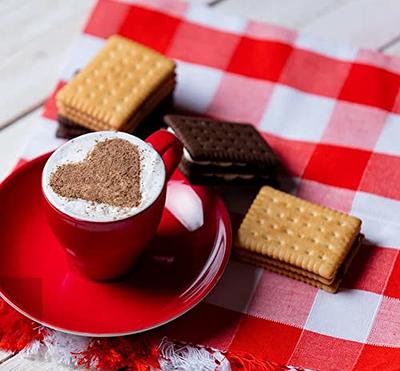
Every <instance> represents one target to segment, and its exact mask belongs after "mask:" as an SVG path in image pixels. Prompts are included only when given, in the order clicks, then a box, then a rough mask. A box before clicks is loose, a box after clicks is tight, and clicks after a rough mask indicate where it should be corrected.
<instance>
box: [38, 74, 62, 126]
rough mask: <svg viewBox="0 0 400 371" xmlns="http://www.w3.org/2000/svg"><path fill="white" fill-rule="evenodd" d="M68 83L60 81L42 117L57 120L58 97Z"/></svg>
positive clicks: (47, 102)
mask: <svg viewBox="0 0 400 371" xmlns="http://www.w3.org/2000/svg"><path fill="white" fill-rule="evenodd" d="M66 84H67V83H66V82H65V81H59V82H58V83H57V85H56V87H55V88H54V90H53V92H52V93H51V95H50V97H49V98H48V99H47V101H46V103H45V104H44V108H43V113H42V116H43V117H46V118H47V119H50V120H57V107H56V95H57V93H58V91H59V90H61V88H62V87H63V86H65V85H66Z"/></svg>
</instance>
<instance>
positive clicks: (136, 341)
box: [75, 335, 160, 371]
mask: <svg viewBox="0 0 400 371" xmlns="http://www.w3.org/2000/svg"><path fill="white" fill-rule="evenodd" d="M158 343H159V340H158V339H157V340H155V339H150V338H148V337H145V336H143V335H142V336H128V337H117V338H103V339H96V340H93V341H92V342H91V343H90V345H89V347H88V349H87V350H86V351H85V352H83V353H79V354H75V356H76V357H77V359H78V364H79V365H80V366H84V367H86V368H93V366H95V367H96V368H97V369H99V370H119V369H122V368H124V369H125V368H127V369H129V370H132V371H148V370H150V369H156V370H157V369H159V368H160V364H159V362H158V357H159V352H158Z"/></svg>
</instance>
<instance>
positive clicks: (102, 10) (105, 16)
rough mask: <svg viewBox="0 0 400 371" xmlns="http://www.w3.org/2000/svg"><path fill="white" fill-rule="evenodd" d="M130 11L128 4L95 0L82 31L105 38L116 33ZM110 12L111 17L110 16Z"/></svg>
mask: <svg viewBox="0 0 400 371" xmlns="http://www.w3.org/2000/svg"><path fill="white" fill-rule="evenodd" d="M129 11H130V5H129V4H124V3H120V2H117V1H111V0H102V1H99V2H97V4H96V7H95V8H94V9H93V12H92V15H91V17H90V18H89V21H88V22H87V24H86V26H85V28H84V32H85V33H88V34H91V35H95V36H97V37H103V38H105V39H107V38H109V37H110V36H112V35H114V34H116V33H118V31H119V29H120V27H121V25H122V24H123V22H124V19H125V18H126V17H127V15H128V14H129ZM110 14H112V17H110Z"/></svg>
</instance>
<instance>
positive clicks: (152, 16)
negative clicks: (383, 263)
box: [118, 6, 181, 53]
mask: <svg viewBox="0 0 400 371" xmlns="http://www.w3.org/2000/svg"><path fill="white" fill-rule="evenodd" d="M180 23H181V20H180V19H179V18H176V17H173V16H170V15H167V14H165V13H162V12H158V11H156V10H150V9H145V8H141V7H137V6H131V7H130V9H129V13H128V15H127V16H126V19H125V22H124V23H123V24H122V26H121V28H120V30H119V32H118V33H119V34H120V35H122V36H125V37H128V38H130V39H132V40H135V41H136V42H139V43H141V44H144V45H147V46H149V47H150V48H153V49H156V50H158V51H159V52H161V53H165V51H166V50H167V49H168V47H169V45H170V44H171V41H172V39H173V37H174V34H175V31H176V29H177V28H178V26H179V24H180Z"/></svg>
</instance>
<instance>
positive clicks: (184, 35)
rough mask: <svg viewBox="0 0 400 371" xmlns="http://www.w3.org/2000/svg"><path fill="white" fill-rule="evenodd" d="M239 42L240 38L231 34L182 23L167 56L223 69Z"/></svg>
mask: <svg viewBox="0 0 400 371" xmlns="http://www.w3.org/2000/svg"><path fill="white" fill-rule="evenodd" d="M193 40H196V42H193ZM239 40H240V36H237V35H234V34H231V33H227V32H222V31H218V30H215V29H211V28H207V27H204V26H201V25H198V24H195V23H190V22H182V23H181V24H180V26H179V27H178V29H177V31H176V34H175V36H174V39H173V41H172V43H171V46H170V48H169V49H168V52H167V55H168V56H170V57H171V58H176V59H181V60H184V61H186V62H192V63H197V64H203V65H206V66H211V67H215V68H219V69H225V68H226V66H227V65H228V64H229V61H230V58H231V56H232V53H233V51H234V49H235V47H236V45H237V43H238V42H239Z"/></svg>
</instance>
